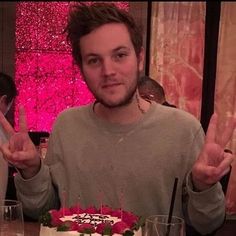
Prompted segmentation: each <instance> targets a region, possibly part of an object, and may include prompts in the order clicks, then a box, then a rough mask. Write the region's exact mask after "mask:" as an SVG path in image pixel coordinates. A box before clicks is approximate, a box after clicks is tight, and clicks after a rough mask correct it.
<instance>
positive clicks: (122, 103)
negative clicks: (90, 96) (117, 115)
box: [95, 85, 137, 108]
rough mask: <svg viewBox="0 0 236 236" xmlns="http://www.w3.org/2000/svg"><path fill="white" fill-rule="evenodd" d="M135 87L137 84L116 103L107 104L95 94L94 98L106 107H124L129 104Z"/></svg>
mask: <svg viewBox="0 0 236 236" xmlns="http://www.w3.org/2000/svg"><path fill="white" fill-rule="evenodd" d="M136 89H137V85H136V86H134V88H133V89H132V90H131V91H129V93H127V94H126V96H125V97H124V98H123V99H122V100H121V101H118V102H117V103H113V104H109V103H107V102H106V101H105V100H103V99H101V98H99V97H96V96H95V98H96V101H97V102H99V103H100V104H102V105H103V106H104V107H106V108H119V107H124V106H127V105H129V104H130V103H131V102H132V100H133V97H134V94H135V93H136Z"/></svg>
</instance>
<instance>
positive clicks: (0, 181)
mask: <svg viewBox="0 0 236 236" xmlns="http://www.w3.org/2000/svg"><path fill="white" fill-rule="evenodd" d="M16 95H17V91H16V86H15V83H14V81H13V79H12V78H11V77H10V76H9V75H7V74H5V73H2V72H0V111H1V112H2V113H3V114H4V115H6V114H7V113H8V111H9V110H10V108H11V105H12V103H13V99H14V98H15V96H16ZM6 140H7V136H6V134H5V132H4V130H3V129H2V126H1V125H0V141H1V142H5V141H6ZM7 180H8V163H7V162H6V161H5V160H4V159H3V157H2V153H1V152H0V200H2V199H5V196H6V190H7Z"/></svg>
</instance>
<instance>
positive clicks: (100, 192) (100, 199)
mask: <svg viewBox="0 0 236 236" xmlns="http://www.w3.org/2000/svg"><path fill="white" fill-rule="evenodd" d="M98 198H99V202H100V214H101V215H102V203H103V193H102V190H99V197H98Z"/></svg>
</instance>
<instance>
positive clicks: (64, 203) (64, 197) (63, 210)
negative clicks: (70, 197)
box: [62, 190, 66, 216]
mask: <svg viewBox="0 0 236 236" xmlns="http://www.w3.org/2000/svg"><path fill="white" fill-rule="evenodd" d="M65 207H66V191H65V190H63V191H62V214H63V216H65Z"/></svg>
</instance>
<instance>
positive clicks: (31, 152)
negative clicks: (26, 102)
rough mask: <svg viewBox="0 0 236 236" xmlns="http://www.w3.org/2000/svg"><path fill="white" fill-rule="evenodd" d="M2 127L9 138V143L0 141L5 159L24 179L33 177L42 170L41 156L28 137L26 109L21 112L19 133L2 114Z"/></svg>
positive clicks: (0, 116) (0, 123)
mask: <svg viewBox="0 0 236 236" xmlns="http://www.w3.org/2000/svg"><path fill="white" fill-rule="evenodd" d="M0 125H1V126H2V127H3V130H4V132H5V133H6V134H7V136H8V137H9V140H8V141H7V142H3V141H2V140H0V151H1V152H2V153H3V156H4V158H5V159H6V160H7V161H8V162H9V163H10V164H12V165H13V166H15V167H16V168H18V169H19V170H20V172H21V174H22V175H23V177H24V178H31V177H33V176H34V175H35V174H36V173H37V172H38V171H39V169H40V156H39V153H38V152H37V149H36V147H35V145H34V144H33V142H32V141H31V139H30V137H29V135H28V128H27V123H26V116H25V111H24V108H23V107H20V110H19V132H15V130H14V129H13V128H12V126H11V125H10V124H9V122H8V121H7V120H6V118H5V117H4V115H3V114H2V113H1V112H0Z"/></svg>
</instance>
